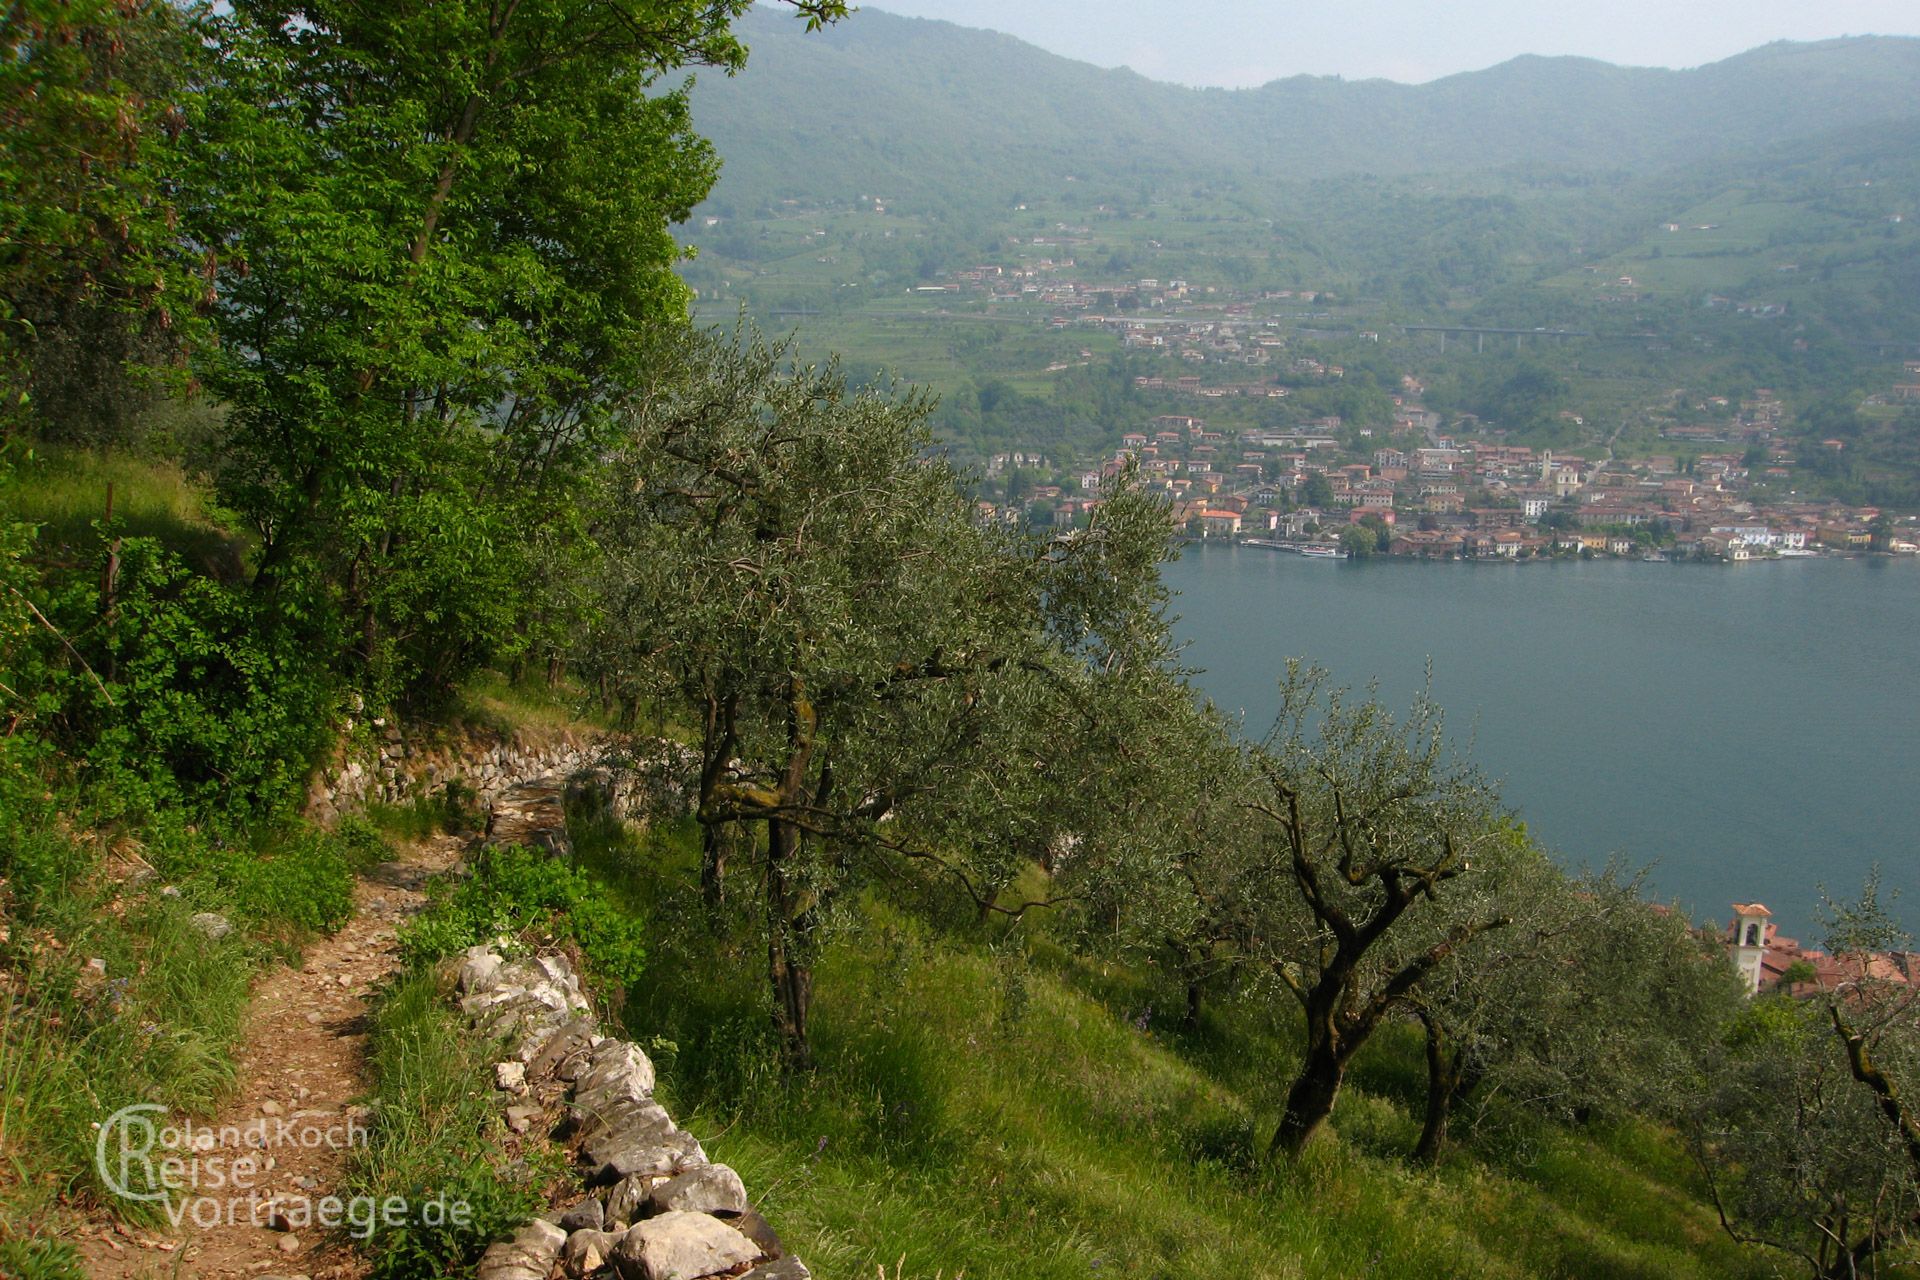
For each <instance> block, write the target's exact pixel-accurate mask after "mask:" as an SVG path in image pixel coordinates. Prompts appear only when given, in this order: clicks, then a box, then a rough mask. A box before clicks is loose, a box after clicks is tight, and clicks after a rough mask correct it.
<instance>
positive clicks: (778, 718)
mask: <svg viewBox="0 0 1920 1280" xmlns="http://www.w3.org/2000/svg"><path fill="white" fill-rule="evenodd" d="M654 366H655V368H656V370H657V373H656V376H655V378H654V380H653V381H652V382H651V383H650V384H649V385H648V386H647V388H646V390H645V393H644V394H642V395H640V396H638V397H636V398H635V400H634V401H633V403H632V405H631V407H630V408H631V415H632V416H631V421H630V426H629V437H628V443H627V445H626V447H625V448H623V449H622V451H621V452H620V454H619V457H618V458H617V460H616V461H615V463H614V465H613V467H612V470H611V481H610V484H609V488H608V492H607V497H606V502H605V505H604V510H603V512H602V515H601V517H600V522H599V524H598V526H597V528H596V530H595V536H596V538H597V540H598V541H599V543H600V544H601V545H602V546H603V547H604V548H605V549H606V554H607V557H608V560H607V565H606V568H605V571H604V573H603V574H602V575H601V577H602V582H601V584H600V591H599V596H600V600H599V610H600V613H601V616H602V619H603V621H602V624H601V625H600V627H599V628H598V630H597V631H596V632H595V633H594V634H593V636H592V637H590V639H589V641H588V643H587V645H586V646H585V649H586V660H587V662H588V663H589V664H590V665H591V667H592V671H593V674H594V675H595V676H596V677H598V678H601V679H603V680H604V681H605V682H606V683H607V684H608V686H609V687H610V688H613V689H615V690H618V691H620V692H621V693H622V694H623V696H625V697H626V698H627V699H629V700H633V699H638V698H641V697H645V696H648V695H650V694H652V695H664V696H665V697H667V698H668V699H670V701H671V703H672V704H676V705H677V706H679V707H681V708H683V709H684V711H685V713H686V714H687V715H688V717H689V719H690V720H691V721H692V723H693V724H694V725H695V726H697V728H698V733H699V737H700V761H701V765H700V776H699V782H698V816H699V820H700V822H701V824H702V825H703V827H704V828H705V829H706V830H707V832H708V833H709V837H708V841H707V858H708V865H707V867H706V869H705V877H706V880H707V884H708V889H709V893H710V896H717V893H718V890H719V889H720V887H721V885H722V883H723V881H724V879H725V868H724V867H722V866H721V865H718V858H719V856H720V855H721V853H722V852H723V851H724V849H725V848H726V842H725V841H723V840H722V839H721V835H722V833H723V832H733V831H738V830H741V829H743V828H757V829H758V832H759V838H758V839H757V841H755V842H753V843H752V845H751V847H752V848H753V850H754V852H755V854H756V856H757V860H758V865H757V867H756V868H755V872H756V874H755V875H754V877H753V881H754V883H755V885H756V886H757V888H758V890H759V894H760V906H761V909H762V921H763V924H764V929H765V934H766V939H767V975H768V982H769V987H770V990H771V993H772V996H773V1010H774V1013H773V1016H774V1022H775V1024H776V1026H777V1028H778V1030H779V1033H780V1035H781V1037H782V1040H783V1042H784V1044H785V1046H786V1049H787V1053H788V1056H789V1059H790V1061H791V1062H792V1063H793V1064H795V1065H802V1066H803V1065H805V1064H806V1062H807V1060H808V1054H809V1049H808V1038H807V1020H808V1012H809V1008H810V1004H811V998H812V973H813V966H814V958H815V956H816V955H817V954H818V951H819V947H820V945H821V943H822V941H823V939H824V936H825V932H826V928H827V926H828V924H829V922H830V915H829V911H828V908H829V907H830V905H831V904H832V902H833V901H834V900H835V899H836V898H838V897H839V896H840V895H842V894H843V893H844V892H845V891H846V889H847V888H848V887H850V886H853V885H858V884H861V883H864V882H867V881H869V880H871V879H872V878H874V877H876V876H881V875H889V874H899V873H901V872H902V871H903V870H904V869H906V868H925V869H928V870H931V871H932V872H933V873H934V874H936V875H938V876H940V877H942V878H944V879H946V880H947V881H950V882H951V883H952V884H954V885H956V886H958V887H959V888H960V889H962V890H963V891H964V892H965V893H966V894H967V895H968V896H969V898H970V899H971V901H972V902H973V904H974V905H975V907H976V909H977V910H978V911H980V912H982V913H989V914H990V913H995V912H1000V913H1009V914H1016V913H1019V912H1021V911H1024V910H1026V909H1028V907H1030V906H1031V905H1032V903H1031V902H1030V901H1028V902H1021V903H1014V904H1007V903H1004V902H1002V901H1001V900H1000V897H1001V894H1002V892H1003V890H1004V889H1005V887H1006V886H1007V885H1008V884H1009V883H1010V882H1011V881H1012V880H1013V878H1014V877H1015V875H1016V874H1018V873H1019V871H1020V870H1021V869H1022V867H1024V866H1026V865H1028V864H1030V863H1033V862H1047V861H1051V862H1053V863H1054V866H1053V871H1054V878H1055V881H1056V884H1057V885H1058V886H1059V887H1058V892H1059V893H1067V892H1074V890H1073V889H1072V888H1071V887H1070V886H1069V884H1068V882H1073V881H1078V882H1082V883H1084V882H1086V881H1087V880H1089V879H1091V878H1093V877H1095V876H1096V874H1097V873H1098V869H1099V868H1100V867H1102V866H1103V865H1105V864H1106V863H1107V862H1108V861H1109V860H1110V859H1112V858H1113V857H1115V856H1119V855H1120V853H1121V852H1123V851H1125V850H1126V849H1127V848H1128V846H1127V845H1126V843H1125V842H1124V841H1108V840H1106V839H1103V838H1101V833H1102V830H1103V828H1105V827H1110V826H1111V825H1112V821H1113V819H1112V817H1111V813H1112V812H1113V806H1111V805H1109V804H1107V803H1104V802H1103V799H1112V798H1114V797H1118V796H1121V795H1124V794H1126V793H1127V792H1128V791H1129V790H1130V787H1129V785H1128V783H1127V777H1128V775H1129V771H1130V770H1131V769H1133V768H1134V767H1135V765H1136V762H1139V761H1141V760H1143V759H1144V755H1143V753H1141V752H1139V751H1137V750H1135V748H1134V745H1133V744H1132V743H1131V742H1130V741H1129V736H1130V735H1129V729H1130V727H1132V726H1138V725H1140V724H1141V723H1143V722H1144V721H1146V720H1147V719H1149V718H1150V714H1151V713H1150V712H1149V711H1148V710H1147V708H1150V707H1152V706H1155V705H1158V704H1156V703H1155V702H1154V701H1153V699H1154V698H1155V697H1157V696H1161V695H1163V694H1164V692H1165V689H1166V687H1167V680H1166V667H1167V662H1168V660H1169V657H1170V654H1171V644H1170V641H1169V639H1168V637H1167V626H1166V621H1165V618H1164V616H1163V611H1162V606H1163V602H1164V593H1163V589H1162V588H1161V586H1160V583H1159V578H1158V574H1157V571H1156V570H1157V566H1158V564H1159V562H1160V560H1161V559H1162V558H1163V557H1164V555H1165V554H1166V550H1167V545H1168V524H1167V514H1166V511H1165V508H1164V507H1163V506H1162V505H1161V504H1159V503H1157V502H1155V501H1152V500H1150V499H1148V498H1147V497H1146V496H1145V495H1144V494H1143V493H1142V492H1141V491H1140V490H1139V488H1138V486H1137V483H1136V482H1134V481H1133V480H1132V479H1130V478H1123V479H1122V480H1121V481H1120V482H1117V483H1116V484H1115V485H1113V486H1110V488H1109V490H1108V492H1107V493H1106V495H1105V498H1104V501H1103V503H1102V505H1101V506H1100V507H1099V509H1098V510H1097V512H1096V513H1095V514H1094V516H1093V518H1092V521H1091V523H1090V524H1089V525H1088V527H1086V528H1084V529H1077V530H1070V531H1064V532H1061V533H1058V534H1054V535H1051V536H1045V537H1041V536H1030V535H1028V534H1025V533H1023V532H1021V531H1009V530H1006V529H1004V528H1002V527H1000V526H998V525H997V524H993V523H990V522H984V521H982V520H980V519H979V518H978V517H977V513H976V510H975V507H974V505H973V503H972V502H971V501H970V500H969V499H968V498H967V497H966V496H965V494H964V493H963V491H962V489H961V487H960V485H959V483H958V477H957V476H956V474H955V473H954V471H953V469H952V468H951V466H950V465H949V464H948V463H947V462H946V461H945V460H944V458H942V457H941V456H940V454H939V453H938V452H937V451H936V450H935V449H934V448H933V442H932V440H931V438H930V436H929V435H928V432H927V428H926V414H927V410H928V407H929V402H928V401H927V399H926V398H925V397H924V396H922V395H919V394H917V393H913V392H908V393H905V394H902V395H897V396H896V395H893V394H889V393H888V392H887V391H885V390H881V389H874V388H865V389H853V388H849V387H848V386H847V385H846V383H845V381H844V379H843V378H842V377H841V376H840V374H839V372H838V370H837V369H836V368H834V367H832V366H827V367H825V368H816V367H811V366H809V367H800V366H797V365H795V364H794V363H793V362H792V361H791V360H790V359H789V358H788V353H787V351H786V350H784V349H783V348H780V347H776V346H769V345H768V344H767V343H765V342H764V341H762V340H761V339H759V338H758V337H757V336H752V335H748V336H746V337H744V338H741V339H739V340H728V339H726V338H723V337H720V336H718V335H714V334H703V335H691V336H685V337H678V338H674V337H670V338H669V339H668V340H667V342H666V343H665V346H664V348H663V349H662V350H660V351H659V352H657V353H656V356H655V358H654ZM740 843H743V844H744V843H745V842H740ZM1063 847H1070V848H1071V849H1072V852H1071V854H1070V855H1069V856H1067V857H1065V858H1064V859H1060V858H1050V856H1049V851H1051V850H1056V849H1060V848H1063ZM1052 896H1056V895H1055V894H1050V895H1049V897H1052Z"/></svg>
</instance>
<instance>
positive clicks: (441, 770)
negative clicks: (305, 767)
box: [306, 724, 695, 839]
mask: <svg viewBox="0 0 1920 1280" xmlns="http://www.w3.org/2000/svg"><path fill="white" fill-rule="evenodd" d="M374 732H375V734H376V737H375V740H374V742H373V743H372V744H371V745H359V746H357V747H356V748H345V749H343V750H342V751H341V752H340V753H339V754H338V755H337V756H336V757H335V758H334V760H333V761H332V762H331V763H330V764H329V765H328V766H327V767H326V768H324V769H322V770H320V771H319V772H318V773H316V774H315V776H314V778H313V779H312V782H311V783H310V785H309V786H308V789H307V806H306V809H307V816H308V817H310V818H312V819H313V820H315V821H316V822H321V823H329V824H330V823H332V822H334V821H336V820H337V819H338V818H340V817H341V816H342V815H343V814H348V813H358V812H360V811H362V810H364V809H365V808H366V807H367V806H368V805H369V804H405V803H408V802H409V801H413V800H423V799H428V798H432V797H435V796H443V795H446V794H448V792H449V789H450V788H451V789H456V790H457V791H458V792H459V793H460V794H461V796H462V798H463V799H464V800H465V801H466V802H467V803H469V804H471V805H472V807H473V808H474V809H475V811H476V813H477V815H478V818H479V820H480V821H481V822H483V823H486V824H488V827H487V830H488V834H489V836H490V837H492V836H494V834H495V833H494V832H493V831H492V829H491V824H492V822H493V821H494V819H495V817H496V814H497V810H498V808H499V806H500V805H501V803H502V801H503V800H506V799H508V798H509V795H510V793H517V792H524V791H525V789H526V788H527V787H528V786H529V785H530V784H536V783H540V782H543V781H545V782H549V783H550V784H551V787H552V789H553V790H554V792H555V794H556V795H558V794H559V792H560V791H561V790H562V789H563V788H564V787H566V786H567V785H568V784H569V783H573V784H575V785H583V784H584V785H587V786H589V787H590V788H591V789H592V792H593V794H594V795H595V796H596V797H597V799H598V802H599V803H601V804H604V805H605V806H607V807H608V808H609V809H610V810H611V811H612V812H613V813H614V814H615V815H616V816H618V817H622V818H635V819H640V818H648V817H652V816H656V815H659V814H662V813H668V814H671V813H677V812H685V810H686V807H687V804H688V788H689V780H690V778H691V776H692V774H693V770H694V767H695V766H694V764H693V761H692V758H691V757H692V753H691V752H689V751H688V750H687V749H686V748H685V747H682V746H680V745H679V744H677V743H673V742H668V741H665V740H664V739H658V738H651V739H642V738H624V737H615V736H611V735H606V734H592V733H583V732H579V731H575V730H566V729H561V730H552V731H546V732H537V731H520V732H515V733H510V734H503V733H491V732H486V731H480V730H468V731H464V732H458V733H448V732H446V731H436V732H434V733H431V734H429V733H427V732H424V731H412V732H410V731H407V730H403V729H401V728H400V727H399V726H397V725H391V724H389V725H378V724H376V725H375V726H374ZM526 825H528V828H529V831H532V832H534V833H535V834H537V833H538V832H539V831H540V830H546V831H560V830H564V828H563V827H561V826H554V825H551V824H549V825H546V826H544V827H542V826H540V825H539V824H526ZM522 834H524V833H523V832H521V831H518V830H514V831H507V832H502V833H500V834H499V837H498V838H500V839H508V838H516V837H518V836H520V835H522Z"/></svg>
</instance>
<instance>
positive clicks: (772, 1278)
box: [740, 1258, 813, 1280]
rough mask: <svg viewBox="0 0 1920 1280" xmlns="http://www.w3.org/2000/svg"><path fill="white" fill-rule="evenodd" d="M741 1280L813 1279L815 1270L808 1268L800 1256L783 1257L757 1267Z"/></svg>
mask: <svg viewBox="0 0 1920 1280" xmlns="http://www.w3.org/2000/svg"><path fill="white" fill-rule="evenodd" d="M740 1280H813V1272H811V1271H809V1270H807V1266H806V1264H805V1263H804V1262H802V1261H800V1259H798V1258H781V1259H780V1260H779V1261H777V1262H769V1263H767V1264H766V1265H764V1266H759V1267H755V1268H754V1269H753V1270H751V1271H749V1272H747V1273H746V1274H745V1275H743V1276H741V1277H740Z"/></svg>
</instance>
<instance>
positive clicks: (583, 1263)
mask: <svg viewBox="0 0 1920 1280" xmlns="http://www.w3.org/2000/svg"><path fill="white" fill-rule="evenodd" d="M621 1236H622V1233H621V1232H618V1231H596V1230H591V1229H583V1230H580V1231H576V1232H574V1233H573V1234H572V1235H570V1236H568V1237H567V1243H566V1244H565V1245H564V1246H563V1247H562V1248H561V1250H560V1265H561V1266H562V1267H564V1268H565V1269H566V1272H567V1275H569V1276H571V1277H575V1278H576V1280H578V1278H579V1277H583V1276H590V1275H592V1274H593V1273H594V1272H596V1271H598V1270H600V1268H602V1267H604V1266H606V1265H607V1259H609V1258H611V1257H612V1256H613V1251H614V1249H615V1248H616V1247H618V1246H619V1244H620V1240H621Z"/></svg>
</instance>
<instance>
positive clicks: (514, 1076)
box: [493, 1062, 527, 1093]
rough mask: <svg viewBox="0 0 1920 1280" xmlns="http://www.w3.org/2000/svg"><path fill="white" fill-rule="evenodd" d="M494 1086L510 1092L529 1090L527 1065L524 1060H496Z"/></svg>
mask: <svg viewBox="0 0 1920 1280" xmlns="http://www.w3.org/2000/svg"><path fill="white" fill-rule="evenodd" d="M493 1087H494V1088H496V1089H504V1090H506V1091H507V1092H508V1093H525V1092H526V1091H527V1066H526V1064H525V1063H524V1062H496V1063H494V1064H493Z"/></svg>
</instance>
